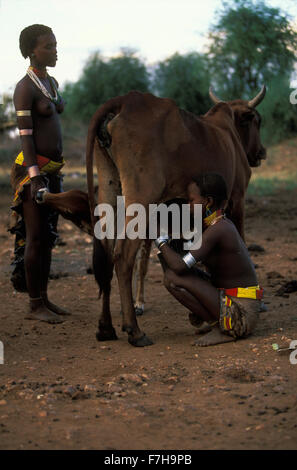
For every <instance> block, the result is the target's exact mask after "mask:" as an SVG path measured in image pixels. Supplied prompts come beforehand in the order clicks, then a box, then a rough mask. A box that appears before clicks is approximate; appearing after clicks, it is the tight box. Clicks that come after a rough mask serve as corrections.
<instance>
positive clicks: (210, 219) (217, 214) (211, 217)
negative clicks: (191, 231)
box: [203, 209, 226, 228]
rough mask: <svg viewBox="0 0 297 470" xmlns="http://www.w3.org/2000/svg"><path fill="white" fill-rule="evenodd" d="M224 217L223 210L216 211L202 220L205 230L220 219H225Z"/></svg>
mask: <svg viewBox="0 0 297 470" xmlns="http://www.w3.org/2000/svg"><path fill="white" fill-rule="evenodd" d="M225 217H226V216H225V214H224V211H223V209H218V210H216V211H214V212H212V214H210V215H209V216H208V217H205V218H204V219H203V225H204V227H205V228H206V227H209V226H210V225H215V224H216V223H217V222H218V221H219V220H220V219H225Z"/></svg>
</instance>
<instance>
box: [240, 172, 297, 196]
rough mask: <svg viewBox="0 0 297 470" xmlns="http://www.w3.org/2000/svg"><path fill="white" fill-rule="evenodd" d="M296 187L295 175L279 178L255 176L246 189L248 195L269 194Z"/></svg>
mask: <svg viewBox="0 0 297 470" xmlns="http://www.w3.org/2000/svg"><path fill="white" fill-rule="evenodd" d="M296 189H297V178H296V176H295V177H294V176H293V177H290V178H287V179H281V178H277V177H274V178H263V177H260V176H259V177H257V178H255V179H253V180H252V181H251V182H250V184H249V186H248V190H247V195H248V196H271V195H272V194H275V193H277V192H278V191H294V190H296Z"/></svg>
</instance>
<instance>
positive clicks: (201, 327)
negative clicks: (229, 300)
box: [189, 312, 217, 335]
mask: <svg viewBox="0 0 297 470" xmlns="http://www.w3.org/2000/svg"><path fill="white" fill-rule="evenodd" d="M189 322H190V323H191V325H193V326H194V327H195V328H196V331H195V335H204V334H205V333H208V332H209V331H211V330H212V328H213V326H214V325H216V323H217V322H214V323H209V322H207V321H203V320H200V319H199V317H197V315H195V313H192V312H190V313H189Z"/></svg>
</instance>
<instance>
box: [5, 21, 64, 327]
mask: <svg viewBox="0 0 297 470" xmlns="http://www.w3.org/2000/svg"><path fill="white" fill-rule="evenodd" d="M20 50H21V53H22V55H23V57H24V58H27V57H29V59H30V67H29V68H28V70H27V73H26V75H25V77H24V78H22V80H20V81H19V82H18V84H17V86H16V89H15V92H14V105H15V110H16V115H17V123H18V128H19V133H20V136H21V146H22V152H20V154H19V155H18V156H17V159H16V161H15V163H14V166H13V168H12V175H11V182H12V186H13V189H14V207H13V209H14V210H15V211H16V212H18V213H19V214H21V215H22V216H23V218H24V221H25V226H26V247H25V259H24V261H25V274H26V283H27V289H28V293H29V297H30V306H29V311H28V313H27V314H26V317H25V318H29V319H35V320H41V321H45V322H48V323H61V322H62V321H63V320H62V318H61V315H68V314H69V313H68V312H66V311H65V310H64V309H62V308H60V307H58V306H57V305H55V304H54V303H52V302H50V301H49V299H48V296H47V285H48V278H49V272H50V264H51V250H52V247H53V242H54V240H53V236H54V234H53V226H52V223H51V219H52V217H51V215H52V214H50V210H49V209H48V208H47V207H46V206H43V205H42V204H41V205H39V204H38V203H37V199H38V191H40V190H45V188H46V189H47V190H48V191H50V192H59V188H60V178H61V177H60V175H59V172H60V170H61V168H62V166H63V165H64V160H63V157H62V135H61V126H60V120H59V114H60V113H62V112H63V109H64V102H63V100H62V98H61V96H60V94H59V92H58V83H57V82H56V80H55V79H54V78H53V77H50V76H49V75H48V73H47V70H46V67H55V65H56V61H57V42H56V38H55V36H54V34H53V32H52V30H51V28H49V27H47V26H43V25H39V24H34V25H32V26H28V27H27V28H25V29H24V30H23V31H22V32H21V35H20ZM36 197H37V199H36Z"/></svg>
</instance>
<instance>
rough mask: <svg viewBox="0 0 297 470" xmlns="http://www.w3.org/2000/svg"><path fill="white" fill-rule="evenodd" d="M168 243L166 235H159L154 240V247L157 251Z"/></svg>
mask: <svg viewBox="0 0 297 470" xmlns="http://www.w3.org/2000/svg"><path fill="white" fill-rule="evenodd" d="M168 242H169V236H168V235H161V236H160V237H159V238H157V239H156V240H155V245H156V247H157V248H158V249H160V248H161V246H163V245H165V244H166V243H168Z"/></svg>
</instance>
